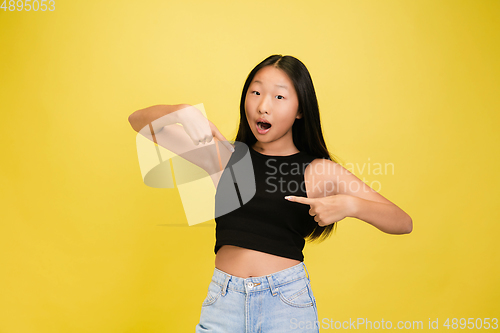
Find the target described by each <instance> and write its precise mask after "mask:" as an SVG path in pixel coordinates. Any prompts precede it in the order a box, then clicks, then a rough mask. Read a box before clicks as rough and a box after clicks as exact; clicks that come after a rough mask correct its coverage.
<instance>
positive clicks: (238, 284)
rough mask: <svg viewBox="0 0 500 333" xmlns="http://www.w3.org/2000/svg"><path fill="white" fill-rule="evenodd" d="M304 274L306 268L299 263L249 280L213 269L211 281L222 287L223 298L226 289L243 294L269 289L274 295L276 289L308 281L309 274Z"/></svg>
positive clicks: (302, 263)
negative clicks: (292, 283)
mask: <svg viewBox="0 0 500 333" xmlns="http://www.w3.org/2000/svg"><path fill="white" fill-rule="evenodd" d="M306 272H307V267H306V265H305V264H304V262H300V263H298V264H297V265H294V266H292V267H289V268H286V269H283V270H281V271H278V272H276V273H272V274H267V275H263V276H252V277H249V278H242V277H239V276H234V275H230V274H228V273H226V272H223V271H221V270H220V269H218V268H217V267H215V269H214V274H213V275H212V281H213V282H215V283H217V284H218V285H220V286H222V295H223V296H224V295H225V294H226V291H227V289H232V290H235V291H239V292H244V293H251V292H257V291H262V290H266V289H271V292H272V294H273V295H276V294H277V289H276V287H279V286H281V285H284V284H287V283H290V282H293V281H296V280H299V279H303V278H307V279H309V272H307V275H306Z"/></svg>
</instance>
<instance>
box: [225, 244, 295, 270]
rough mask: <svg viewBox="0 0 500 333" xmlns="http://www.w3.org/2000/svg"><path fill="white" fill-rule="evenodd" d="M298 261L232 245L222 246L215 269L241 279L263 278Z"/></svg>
mask: <svg viewBox="0 0 500 333" xmlns="http://www.w3.org/2000/svg"><path fill="white" fill-rule="evenodd" d="M299 263H300V261H299V260H296V259H290V258H285V257H280V256H276V255H274V254H269V253H264V252H260V251H256V250H251V249H246V248H243V247H239V246H234V245H224V246H222V247H221V248H220V249H219V250H218V251H217V254H216V256H215V267H216V268H217V269H219V270H221V271H223V272H225V273H227V274H230V275H234V276H238V277H241V278H249V277H256V276H264V275H268V274H272V273H276V272H278V271H281V270H284V269H287V268H290V267H292V266H295V265H297V264H299Z"/></svg>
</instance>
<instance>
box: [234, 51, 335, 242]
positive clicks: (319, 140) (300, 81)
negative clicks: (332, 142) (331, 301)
mask: <svg viewBox="0 0 500 333" xmlns="http://www.w3.org/2000/svg"><path fill="white" fill-rule="evenodd" d="M266 66H274V67H275V68H278V69H281V70H283V71H284V72H285V73H286V74H287V75H288V77H289V78H290V80H291V81H292V82H293V86H294V88H295V91H296V92H297V97H298V100H299V109H298V111H299V112H300V113H301V114H302V117H301V118H300V119H295V122H294V123H293V125H292V137H293V143H294V144H295V147H297V149H298V150H299V151H303V152H306V153H307V154H309V155H311V156H314V157H316V158H325V159H329V160H331V161H334V162H337V160H336V159H335V158H333V157H332V155H331V154H330V153H329V152H328V149H327V148H326V143H325V140H324V138H323V132H322V130H321V122H320V117H319V106H318V99H317V98H316V91H315V90H314V85H313V82H312V79H311V75H310V74H309V71H308V70H307V68H306V66H305V65H304V64H303V63H302V62H301V61H300V60H299V59H297V58H295V57H292V56H289V55H286V56H282V55H281V54H275V55H271V56H269V57H267V58H266V59H264V60H263V61H262V62H261V63H259V64H258V65H257V66H255V68H254V69H252V71H251V72H250V74H248V77H247V79H246V81H245V85H244V86H243V91H242V93H241V101H240V125H239V128H238V133H237V134H236V138H235V139H234V141H239V142H243V143H245V144H246V145H247V146H249V147H251V146H253V144H254V143H256V142H257V138H256V137H255V135H253V133H252V130H251V129H250V126H249V125H248V120H247V117H246V114H245V99H246V95H247V91H248V87H249V86H250V83H251V82H252V80H253V78H254V76H255V74H256V73H257V72H258V71H259V70H260V69H262V68H264V67H266ZM336 227H337V223H333V224H329V225H327V226H324V227H321V226H319V225H317V226H316V227H315V228H314V230H313V231H312V232H311V233H310V234H308V235H307V236H306V240H308V241H314V240H320V241H323V240H325V239H326V238H328V237H329V236H330V235H331V233H332V231H333V230H334V228H335V229H336Z"/></svg>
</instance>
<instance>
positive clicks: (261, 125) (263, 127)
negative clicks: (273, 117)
mask: <svg viewBox="0 0 500 333" xmlns="http://www.w3.org/2000/svg"><path fill="white" fill-rule="evenodd" d="M262 120H264V121H262ZM256 127H257V132H258V133H259V134H266V133H267V132H269V129H271V124H270V123H268V122H267V120H265V119H259V120H258V121H257V124H256Z"/></svg>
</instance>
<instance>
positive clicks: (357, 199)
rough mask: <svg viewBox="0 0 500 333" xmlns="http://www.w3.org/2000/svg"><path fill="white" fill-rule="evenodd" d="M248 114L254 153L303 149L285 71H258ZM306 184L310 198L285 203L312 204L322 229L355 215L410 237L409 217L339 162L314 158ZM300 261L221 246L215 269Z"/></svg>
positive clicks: (269, 269)
mask: <svg viewBox="0 0 500 333" xmlns="http://www.w3.org/2000/svg"><path fill="white" fill-rule="evenodd" d="M255 81H260V83H259V82H255ZM276 85H282V86H286V87H287V89H285V88H283V87H277V86H276ZM245 113H246V117H247V120H248V123H249V125H250V128H251V130H252V132H253V134H254V135H255V137H256V138H257V142H256V143H255V145H254V146H253V147H252V148H253V149H255V150H256V151H258V152H260V153H262V154H265V155H283V156H286V155H291V154H294V153H297V152H298V151H299V150H298V149H297V147H296V146H295V145H294V143H293V138H292V124H293V122H294V121H295V119H298V118H300V117H302V115H301V114H300V113H299V112H298V98H297V93H296V91H295V89H294V87H293V83H292V81H291V80H290V78H289V77H288V76H287V75H286V73H285V72H283V71H282V70H280V69H277V68H275V67H272V66H267V67H264V68H262V69H261V70H259V71H258V72H257V74H256V75H255V77H254V79H253V80H252V83H251V84H250V87H249V89H248V92H247V95H246V100H245ZM261 117H262V118H265V119H267V120H268V121H269V122H270V123H271V124H272V127H271V130H270V131H269V132H267V133H266V134H259V133H258V131H257V129H256V128H255V125H256V121H257V119H258V118H261ZM304 181H305V184H306V193H307V197H293V196H290V197H287V198H283V200H290V201H293V202H296V203H297V204H298V205H309V207H310V209H309V214H310V215H311V216H314V220H315V221H316V222H318V224H319V225H320V226H326V225H329V224H332V223H334V222H338V221H340V220H342V219H344V218H346V217H355V218H358V219H360V220H362V221H364V222H366V223H368V224H370V225H372V226H374V227H376V228H378V229H379V230H381V231H383V232H386V233H389V234H405V233H410V232H411V231H412V229H413V222H412V219H411V217H410V216H409V215H408V214H407V213H405V212H404V211H403V210H402V209H401V208H399V207H398V206H396V205H395V204H394V203H392V202H391V201H389V200H388V199H386V198H384V197H383V196H382V195H380V194H379V193H378V192H376V191H375V190H373V189H372V188H371V187H369V186H368V185H366V184H365V183H364V182H363V181H361V180H360V179H359V178H357V177H356V176H355V175H354V174H352V173H350V172H349V171H348V170H347V169H345V168H344V167H342V166H341V165H339V164H338V163H335V162H333V161H330V160H325V159H315V160H314V161H313V162H312V163H310V164H309V165H308V166H307V168H306V170H305V174H304ZM298 263H300V261H298V260H294V259H289V258H283V257H279V256H275V255H272V254H268V253H264V252H260V251H255V250H251V249H245V248H241V247H238V246H233V245H224V246H222V247H221V248H220V249H219V251H218V252H217V255H216V258H215V267H217V268H218V269H220V270H222V271H224V272H226V273H228V274H231V275H234V276H239V277H242V278H247V277H252V276H264V275H267V274H271V273H275V272H277V271H280V270H283V269H286V268H289V267H291V266H293V265H296V264H298Z"/></svg>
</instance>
